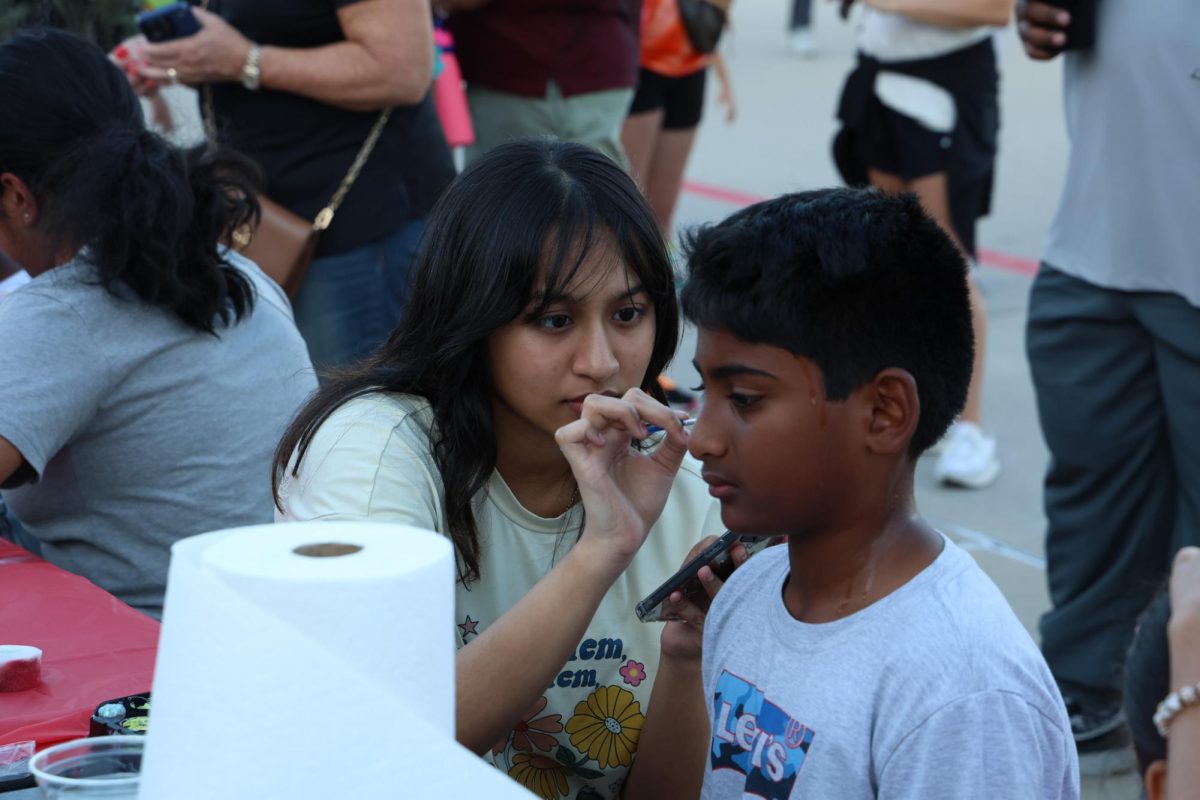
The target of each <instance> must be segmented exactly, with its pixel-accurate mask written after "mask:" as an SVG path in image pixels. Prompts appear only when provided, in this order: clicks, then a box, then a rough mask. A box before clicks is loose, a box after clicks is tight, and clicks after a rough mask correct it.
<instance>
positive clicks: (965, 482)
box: [868, 170, 1000, 489]
mask: <svg viewBox="0 0 1200 800" xmlns="http://www.w3.org/2000/svg"><path fill="white" fill-rule="evenodd" d="M868 177H869V180H870V181H871V183H872V185H874V186H877V187H879V188H880V189H882V190H884V191H885V192H889V193H895V192H903V191H910V192H913V193H914V194H916V196H917V199H918V200H919V201H920V202H921V205H922V206H923V207H924V209H925V212H926V213H927V214H929V216H931V217H932V218H933V219H934V220H935V221H936V222H937V223H938V225H939V226H941V228H942V230H944V231H945V232H946V233H947V235H949V236H950V238H951V240H952V241H953V242H954V243H955V244H956V245H957V246H958V248H959V250H962V249H963V247H962V242H961V241H960V239H959V237H958V235H957V233H956V232H955V230H954V225H953V222H952V219H951V216H950V204H949V201H948V198H949V193H948V191H947V188H946V175H945V173H937V174H934V175H926V176H924V177H922V178H918V179H916V180H912V181H905V180H904V179H903V178H901V177H900V176H899V175H894V174H890V173H886V172H880V171H878V170H868ZM967 289H968V293H969V298H970V303H971V327H972V329H973V331H974V334H975V361H974V363H973V364H972V367H971V380H970V383H969V384H968V386H967V401H966V405H965V406H964V408H963V411H962V413H961V414H960V415H959V420H960V421H961V422H963V423H970V425H969V426H966V427H964V428H960V427H959V426H958V425H955V426H954V427H952V428H951V435H952V436H954V435H955V434H954V432H955V431H958V434H957V438H952V439H951V444H950V445H949V446H948V448H947V449H946V450H945V451H943V452H942V454H941V456H939V458H938V463H937V465H936V466H935V468H934V474H935V475H936V476H937V478H938V480H939V481H941V482H943V483H948V484H952V485H956V486H964V487H968V488H972V489H982V488H983V487H985V486H988V485H989V484H991V482H992V481H994V480H995V479H996V475H997V474H998V473H999V471H1000V462H999V461H997V460H996V455H995V452H996V451H995V447H996V444H995V440H994V439H992V438H991V437H989V436H987V434H986V433H984V432H983V431H982V428H983V426H982V424H981V423H982V401H981V396H982V389H983V364H984V351H985V350H986V349H987V339H986V337H987V314H986V310H985V308H984V305H983V295H982V294H981V293H980V291H979V286H978V285H977V284H976V283H975V276H974V275H973V274H972V272H971V270H968V271H967ZM968 428H969V429H968Z"/></svg>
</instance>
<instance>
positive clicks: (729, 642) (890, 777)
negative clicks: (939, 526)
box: [702, 540, 1079, 800]
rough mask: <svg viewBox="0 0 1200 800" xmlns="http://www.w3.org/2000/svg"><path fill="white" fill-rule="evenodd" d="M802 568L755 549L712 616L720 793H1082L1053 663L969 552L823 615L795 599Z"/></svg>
mask: <svg viewBox="0 0 1200 800" xmlns="http://www.w3.org/2000/svg"><path fill="white" fill-rule="evenodd" d="M788 574H789V564H788V552H787V548H786V547H783V546H781V547H773V548H769V549H768V550H766V551H764V552H763V553H761V554H759V555H757V556H755V557H754V558H753V559H751V560H750V561H749V562H747V563H746V564H745V565H744V566H743V567H742V568H741V569H739V570H738V571H737V572H736V573H734V575H733V577H732V578H730V580H729V582H728V583H727V584H726V585H725V587H724V588H723V589H722V590H721V593H720V594H719V595H717V599H716V601H715V602H714V604H713V607H712V610H711V612H710V614H709V616H708V620H707V622H706V623H705V630H704V689H705V696H706V697H707V698H709V700H710V701H711V702H710V706H709V714H710V716H711V722H712V740H711V742H712V743H711V748H710V750H709V763H708V771H707V772H706V774H705V779H704V791H703V794H702V797H703V798H704V799H705V800H716V799H717V798H740V797H743V796H754V797H762V798H766V799H767V800H775V799H776V798H801V797H803V798H809V797H836V798H839V800H857V799H858V798H877V797H878V798H914V800H916V798H920V799H921V800H938V798H946V800H950V799H951V798H953V800H961V799H962V798H985V797H1013V798H1018V797H1019V798H1039V800H1049V799H1052V798H1078V797H1079V767H1078V763H1077V759H1076V754H1075V743H1074V740H1073V739H1072V737H1071V730H1070V724H1069V723H1068V721H1067V715H1066V710H1065V709H1064V707H1063V702H1062V698H1061V697H1060V695H1059V693H1058V689H1057V687H1056V686H1055V684H1054V679H1053V678H1052V677H1051V676H1050V670H1049V669H1048V668H1047V667H1046V662H1045V661H1044V660H1043V659H1042V656H1041V654H1040V653H1039V652H1038V650H1037V648H1036V647H1035V646H1034V643H1033V641H1032V640H1031V639H1030V637H1029V634H1028V633H1026V632H1025V630H1024V629H1023V628H1022V627H1021V625H1020V623H1019V622H1018V621H1017V619H1016V617H1015V616H1014V615H1013V613H1012V611H1011V610H1010V609H1009V607H1008V604H1007V603H1006V602H1005V600H1004V598H1003V597H1002V596H1001V594H1000V592H999V590H998V589H997V588H996V586H995V584H993V583H992V582H991V581H990V580H989V579H988V577H987V576H986V575H984V573H983V571H982V570H981V569H980V568H979V567H978V565H976V564H975V562H974V560H973V559H972V558H971V557H970V556H969V555H967V554H966V553H965V552H964V551H963V550H961V549H960V548H958V547H957V546H955V545H954V544H953V543H951V542H949V541H948V540H947V541H946V545H945V549H944V550H943V551H942V553H941V554H940V555H939V556H938V557H937V559H936V560H935V561H934V562H933V564H931V565H930V566H929V567H927V568H926V569H925V570H923V571H922V572H921V573H920V574H918V575H917V576H916V577H914V578H913V579H912V580H910V581H909V582H908V583H907V584H905V585H904V586H902V587H900V588H899V589H897V590H896V591H894V592H892V594H890V595H888V596H887V597H885V598H883V599H882V600H879V601H878V602H876V603H874V604H872V605H870V606H868V607H867V608H865V609H863V610H862V611H860V612H858V613H856V614H853V615H851V616H849V617H847V618H845V619H841V620H838V621H836V622H830V623H826V624H821V625H812V624H806V623H803V622H799V621H797V620H796V619H795V618H793V617H792V616H791V615H790V614H789V613H788V611H787V609H786V608H785V607H784V605H783V594H782V592H783V587H784V583H785V581H786V580H787V577H788Z"/></svg>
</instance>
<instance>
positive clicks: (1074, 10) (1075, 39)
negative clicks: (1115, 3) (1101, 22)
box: [1046, 0, 1098, 50]
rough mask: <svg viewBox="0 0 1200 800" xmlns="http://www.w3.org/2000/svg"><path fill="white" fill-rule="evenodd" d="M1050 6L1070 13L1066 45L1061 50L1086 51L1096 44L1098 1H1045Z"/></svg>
mask: <svg viewBox="0 0 1200 800" xmlns="http://www.w3.org/2000/svg"><path fill="white" fill-rule="evenodd" d="M1046 2H1048V3H1050V5H1053V6H1058V7H1059V8H1065V9H1066V10H1067V11H1070V12H1071V24H1070V25H1068V26H1067V29H1066V31H1065V33H1066V34H1067V43H1066V44H1065V45H1064V46H1063V48H1062V49H1063V50H1088V49H1090V48H1091V47H1092V46H1094V45H1095V44H1096V4H1097V2H1098V0H1046Z"/></svg>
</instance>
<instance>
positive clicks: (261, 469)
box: [0, 255, 316, 616]
mask: <svg viewBox="0 0 1200 800" xmlns="http://www.w3.org/2000/svg"><path fill="white" fill-rule="evenodd" d="M230 259H231V261H233V262H234V263H235V264H236V265H237V266H238V267H239V268H241V269H242V270H243V272H244V273H245V274H246V275H248V276H249V277H250V279H251V282H252V284H253V285H254V287H255V291H256V295H257V297H256V303H255V306H254V310H253V313H251V314H250V315H249V316H248V317H244V318H243V320H242V321H241V322H240V323H238V324H236V325H233V326H231V327H228V328H218V335H217V336H212V335H209V334H205V333H200V332H197V331H195V330H193V329H191V328H189V327H187V326H186V325H184V324H183V323H182V322H180V321H179V320H178V319H177V318H176V317H174V316H173V315H171V314H170V313H168V312H166V311H164V310H162V309H159V308H156V307H152V306H149V305H147V304H145V303H143V302H140V301H137V300H131V299H122V298H118V297H115V296H113V295H112V294H110V293H109V292H107V291H105V290H104V289H103V288H102V287H100V286H99V285H98V284H97V281H96V276H95V270H94V268H93V267H92V266H91V265H89V264H88V263H86V262H85V261H83V260H82V259H76V260H75V261H73V262H71V263H68V264H65V265H63V266H61V267H57V268H55V269H52V270H50V271H48V272H46V273H43V274H42V275H39V276H38V277H36V278H34V279H33V280H32V281H31V282H30V283H28V284H27V285H25V286H23V287H21V288H20V289H18V290H17V291H15V292H13V293H12V294H11V295H8V296H7V297H5V298H4V299H3V300H0V436H3V437H4V438H6V439H8V440H9V441H10V442H12V443H13V445H15V446H16V448H17V449H18V450H19V451H20V452H21V454H22V455H23V456H24V457H25V459H26V461H27V462H28V463H29V465H30V466H31V467H32V470H33V473H35V474H33V475H29V474H26V475H25V476H24V477H25V478H26V481H25V482H24V483H22V484H21V485H20V486H18V487H16V488H5V489H4V490H3V496H4V501H5V502H6V503H7V504H8V505H9V507H10V508H11V510H12V511H13V512H14V513H15V514H16V516H17V518H18V519H19V520H20V521H21V523H22V524H23V525H24V526H25V528H26V530H27V532H28V533H30V534H31V535H33V536H34V537H35V538H37V539H38V540H40V541H41V543H42V555H43V556H44V557H45V558H46V559H48V560H49V561H52V562H54V563H55V564H58V565H59V566H61V567H63V568H65V569H68V570H70V571H72V572H75V573H78V574H80V575H82V576H84V577H86V578H88V579H89V580H91V581H93V582H94V583H96V584H98V585H99V586H101V587H102V588H104V589H106V590H108V591H109V592H112V593H113V594H115V595H116V596H117V597H119V598H120V599H121V600H123V601H125V602H126V603H129V604H130V605H132V606H134V607H136V608H139V609H141V610H142V611H145V612H147V613H149V614H151V615H155V616H157V615H159V614H161V608H162V600H163V592H164V587H165V583H166V576H167V562H168V559H169V555H170V554H169V549H170V546H171V544H173V543H174V542H175V541H176V540H178V539H182V538H183V537H185V536H190V535H193V534H197V533H203V532H206V531H212V530H218V529H222V528H227V527H235V526H240V525H251V524H258V523H267V522H271V521H272V517H273V512H274V507H273V502H272V499H271V479H270V475H271V472H270V465H271V458H272V453H273V450H274V448H275V445H276V443H277V442H278V441H279V438H280V436H281V435H282V433H283V430H284V428H285V427H286V426H287V423H288V422H289V420H290V419H291V417H292V415H293V414H295V412H296V410H297V409H298V408H299V406H300V405H301V403H302V402H303V401H304V399H305V398H306V397H307V396H308V394H309V393H310V392H311V391H312V390H313V389H315V388H316V378H315V376H314V374H313V370H312V365H311V362H310V361H309V359H308V354H307V351H306V349H305V346H304V341H303V339H301V337H300V334H299V332H297V330H296V327H295V324H294V322H293V320H292V312H291V307H290V305H289V304H288V301H287V298H286V297H285V296H284V295H283V293H282V292H281V291H280V290H279V287H278V286H276V285H275V284H274V283H272V282H271V281H270V280H269V279H268V278H267V277H266V276H265V275H264V274H263V273H262V272H261V271H260V270H259V269H258V268H257V267H255V266H254V265H253V264H251V263H250V262H248V261H246V260H245V259H243V258H241V257H240V256H236V255H231V256H230ZM10 483H11V481H10Z"/></svg>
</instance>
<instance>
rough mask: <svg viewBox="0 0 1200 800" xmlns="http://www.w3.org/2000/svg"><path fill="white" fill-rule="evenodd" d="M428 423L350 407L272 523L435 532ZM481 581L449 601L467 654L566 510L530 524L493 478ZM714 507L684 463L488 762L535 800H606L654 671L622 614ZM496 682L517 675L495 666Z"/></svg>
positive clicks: (324, 432)
mask: <svg viewBox="0 0 1200 800" xmlns="http://www.w3.org/2000/svg"><path fill="white" fill-rule="evenodd" d="M432 424H433V415H432V412H431V411H430V409H429V406H428V404H427V403H426V402H425V401H424V400H421V399H419V398H415V397H411V396H404V395H389V394H384V393H377V394H371V395H367V396H365V397H361V398H358V399H355V400H353V401H351V402H349V403H347V404H346V405H344V406H343V407H342V408H340V409H338V410H337V411H336V412H334V414H333V415H332V416H331V417H330V418H329V419H328V420H327V421H326V422H325V424H324V425H322V426H321V429H320V430H319V431H318V432H317V435H316V436H315V437H314V439H313V442H312V444H311V446H310V447H309V450H308V453H307V454H306V456H305V459H304V462H303V464H302V469H301V470H300V474H299V475H298V476H297V477H296V478H289V479H287V480H286V481H285V482H284V484H283V485H282V486H281V487H280V494H281V499H282V501H283V508H284V511H283V513H282V514H281V515H280V519H283V520H309V519H356V520H358V519H364V518H370V519H372V520H377V521H387V522H398V523H403V524H406V525H415V526H418V527H421V528H427V529H431V530H436V531H439V532H441V533H445V532H446V531H447V526H446V520H445V514H444V511H443V500H442V498H443V491H442V483H441V480H440V478H439V476H438V471H437V467H436V465H435V463H434V460H433V456H432V454H431V453H430V441H431V426H432ZM475 516H476V521H477V522H478V526H479V530H480V532H481V535H480V545H481V547H480V550H481V554H480V574H481V576H482V577H481V579H480V580H479V581H477V582H475V583H473V584H471V586H470V588H469V589H467V588H464V587H463V586H462V585H461V584H460V585H459V586H458V587H457V593H456V607H455V614H456V628H455V635H456V638H457V641H458V643H459V646H464V645H466V644H468V643H469V642H470V641H471V640H472V639H474V638H475V637H476V636H478V635H479V634H481V633H482V632H483V631H484V630H485V629H486V628H487V626H488V625H490V624H491V623H492V622H494V621H495V620H496V619H497V618H499V617H500V616H501V615H503V614H504V613H505V612H507V611H508V610H509V609H510V608H512V607H513V606H514V605H515V604H516V603H517V601H518V600H520V599H521V598H522V597H523V596H524V595H525V593H526V592H528V591H529V589H531V588H532V587H533V585H534V584H536V583H537V582H538V581H539V580H541V578H542V577H543V576H545V574H546V573H547V572H548V571H549V570H550V569H551V568H552V567H553V566H554V564H555V563H556V562H557V561H558V560H559V559H561V558H562V557H563V556H564V555H565V554H566V552H567V551H568V550H569V549H570V548H571V545H572V544H573V543H574V541H575V539H576V537H577V536H578V532H579V524H580V521H581V519H582V512H581V509H580V508H579V507H578V506H576V507H575V508H572V509H571V510H570V511H568V512H567V513H565V514H563V515H562V516H560V517H556V518H554V519H546V518H544V517H539V516H537V515H535V514H532V513H530V512H529V511H528V510H526V509H525V508H524V507H522V506H521V504H520V503H519V502H517V499H516V498H515V497H514V496H513V494H512V492H511V491H510V490H509V488H508V486H507V485H506V484H505V483H504V481H503V479H501V477H500V475H499V474H497V473H493V474H492V477H491V479H490V481H489V483H488V485H487V487H486V489H485V491H483V492H481V494H480V496H479V497H477V498H476V501H475ZM721 530H723V528H722V527H721V521H720V507H719V505H718V504H717V503H716V502H715V501H713V500H712V499H711V498H710V497H709V496H708V492H707V487H706V485H705V484H704V481H703V480H702V479H701V478H700V470H699V465H698V464H697V463H696V462H695V461H693V460H691V459H690V458H689V459H687V460H685V462H684V465H683V467H682V468H681V469H680V471H679V474H678V476H677V477H676V479H675V485H674V487H673V488H672V490H671V494H670V497H669V498H668V500H667V504H666V508H665V509H664V510H663V513H662V516H661V517H660V518H659V521H658V523H657V524H656V525H655V526H654V529H653V530H652V531H651V532H650V536H649V538H648V539H647V541H646V544H645V545H644V546H643V547H642V549H641V551H640V552H639V553H638V555H637V557H636V558H634V560H633V563H632V564H630V566H629V568H628V569H627V570H626V571H625V573H624V574H623V575H622V576H621V577H620V578H619V579H618V580H617V582H616V583H615V584H614V585H613V587H612V589H610V590H609V592H608V594H607V595H606V596H605V598H604V600H603V601H602V602H601V604H600V608H599V610H598V611H597V612H596V615H595V617H594V618H593V619H592V621H591V623H590V624H589V625H588V628H587V632H586V633H585V634H584V637H583V639H582V640H581V641H580V642H579V645H578V646H577V647H576V648H575V650H574V652H573V653H572V654H571V656H570V658H569V659H568V660H567V662H566V663H565V664H563V666H562V669H561V670H560V671H559V672H558V674H557V675H556V676H555V678H554V679H553V680H552V681H551V682H550V683H549V685H547V686H546V690H545V692H544V693H543V694H542V696H541V697H540V698H538V699H537V701H536V702H535V703H534V704H533V705H532V706H531V707H530V709H529V710H528V711H527V712H526V713H525V715H524V717H523V718H522V719H521V721H520V722H518V723H517V724H516V726H514V728H513V729H512V731H510V732H509V733H508V735H507V736H505V737H504V739H502V740H501V741H498V742H496V744H495V746H494V747H493V748H492V750H491V751H490V753H489V754H488V755H487V757H488V758H490V759H491V761H492V762H493V763H494V764H495V765H496V767H497V768H499V769H501V770H503V771H504V772H506V773H507V774H508V775H509V776H511V777H512V778H513V779H514V780H516V781H517V782H519V783H521V784H522V785H523V786H525V787H526V788H527V789H529V790H530V791H532V792H533V793H534V794H536V795H538V796H539V797H543V798H546V799H547V800H561V799H562V798H569V800H589V799H594V798H613V797H616V796H617V795H618V794H619V793H620V789H621V784H622V783H623V782H624V780H625V776H626V774H627V773H628V772H629V767H630V765H631V764H632V763H633V758H634V755H635V753H636V752H637V745H638V738H639V736H640V734H641V730H642V723H643V721H644V720H645V716H646V706H647V702H648V700H649V698H650V689H651V687H652V686H653V684H654V676H655V674H656V673H657V670H658V655H659V636H660V635H661V633H662V627H661V625H658V624H646V623H642V622H639V621H638V619H637V616H636V615H635V614H634V611H633V609H634V606H635V605H636V604H637V602H638V601H639V600H641V599H642V598H643V597H645V596H646V595H647V594H649V593H650V592H651V591H653V590H654V589H655V588H656V587H657V586H658V585H659V584H660V583H662V582H663V581H664V580H666V579H667V578H668V577H669V576H670V575H671V574H672V573H674V572H675V570H677V569H678V568H679V566H680V565H681V564H682V563H683V560H684V558H685V557H686V556H687V553H688V551H689V550H690V549H691V548H692V546H693V545H694V544H695V543H696V542H697V541H699V540H700V539H701V538H702V537H703V536H707V535H709V534H711V533H720V532H721ZM496 669H497V670H498V671H499V670H508V669H521V665H520V664H519V663H517V664H498V665H497V666H496Z"/></svg>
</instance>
